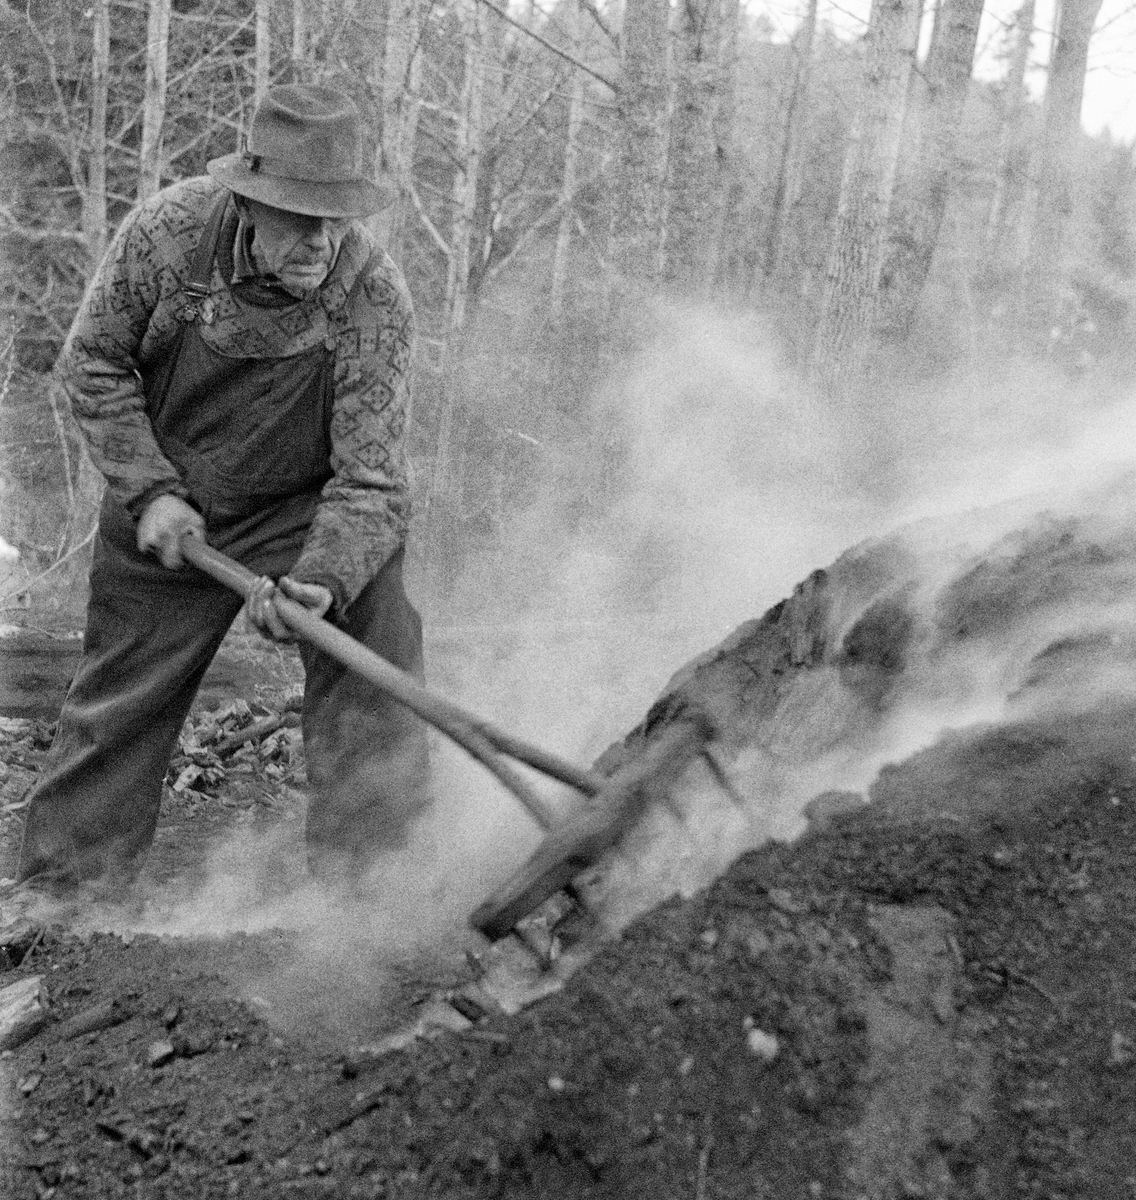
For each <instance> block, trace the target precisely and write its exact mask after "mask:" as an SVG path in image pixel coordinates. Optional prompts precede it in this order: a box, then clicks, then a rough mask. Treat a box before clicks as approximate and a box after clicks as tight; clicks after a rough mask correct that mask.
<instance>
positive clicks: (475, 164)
mask: <svg viewBox="0 0 1136 1200" xmlns="http://www.w3.org/2000/svg"><path fill="white" fill-rule="evenodd" d="M484 98H485V18H484V14H483V11H482V9H481V7H480V5H474V7H473V11H472V12H471V13H470V15H469V18H468V21H467V23H466V30H465V64H464V68H463V76H462V90H461V98H460V100H459V102H458V114H457V128H456V131H455V133H456V137H455V142H456V145H455V161H456V169H455V171H454V180H453V190H452V196H453V220H452V223H451V226H450V257H449V269H448V271H447V273H446V313H447V318H448V319H447V324H448V326H449V329H450V332H451V335H453V334H455V333H456V332H457V331H458V330H460V329H461V328H462V326H463V325H464V324H465V318H466V298H467V289H468V287H469V273H470V263H471V261H472V258H471V256H472V238H473V230H474V216H475V210H476V207H477V182H478V176H479V174H480V170H481V153H482V143H481V133H482V106H483V103H484Z"/></svg>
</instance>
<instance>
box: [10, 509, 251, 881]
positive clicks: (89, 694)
mask: <svg viewBox="0 0 1136 1200" xmlns="http://www.w3.org/2000/svg"><path fill="white" fill-rule="evenodd" d="M121 524H122V521H121V520H119V521H117V522H116V521H114V520H110V521H108V520H107V519H106V510H104V521H103V527H102V530H101V532H100V536H99V538H98V541H97V543H96V549H95V558H94V563H93V566H92V570H91V598H90V602H89V605H88V612H87V629H86V634H85V638H84V644H83V655H82V658H81V660H80V663H79V667H78V670H77V672H76V674H75V678H74V679H73V681H72V683H71V687H70V689H69V690H68V694H67V697H66V699H65V701H64V704H63V710H62V712H61V713H60V717H59V726H58V729H57V732H56V736H55V741H54V743H53V745H52V748H51V752H50V754H49V755H48V758H47V761H46V763H45V766H44V770H43V774H42V776H41V779H40V782H39V783H38V784H37V786H36V787H35V789H34V790H33V792H32V794H31V797H30V800H29V804H28V811H27V820H26V823H25V828H24V838H23V844H22V847H21V852H20V865H19V876H20V878H21V879H28V878H30V877H33V876H35V877H37V878H44V879H45V880H52V881H58V882H60V883H74V882H79V881H90V880H96V879H101V880H103V881H104V882H105V883H107V884H108V885H111V886H114V885H118V884H122V885H126V884H128V883H129V882H130V880H131V879H132V878H133V876H134V875H135V874H136V872H137V869H138V867H139V866H140V865H141V862H142V859H143V857H144V855H145V852H146V851H147V849H148V848H149V846H150V844H151V842H152V841H153V837H154V830H155V828H156V825H157V821H158V811H159V808H160V805H161V795H162V780H163V778H164V776H165V773H166V769H167V766H168V764H169V759H170V755H171V754H172V753H173V750H174V747H175V745H176V743H177V736H178V732H179V731H180V729H181V727H182V724H183V722H184V720H185V717H186V714H187V713H188V711H189V708H190V705H191V704H192V702H193V698H194V695H195V694H196V691H197V688H198V685H199V683H200V681H201V678H202V676H203V675H204V673H205V671H206V668H207V667H208V665H209V662H210V661H211V659H212V658H213V655H214V654H215V653H216V650H217V647H218V646H219V645H220V643H221V640H222V639H223V638H224V635H225V631H226V630H227V629H228V627H229V625H230V624H231V623H232V621H233V618H234V617H235V616H236V614H237V613H238V612H239V611H240V606H241V601H240V599H239V597H237V596H235V595H234V594H233V593H231V592H230V591H228V590H227V589H226V588H223V587H222V586H221V585H220V584H215V583H213V581H212V580H209V579H207V578H206V577H205V576H204V575H201V574H200V573H199V572H197V571H193V570H191V569H186V570H183V571H167V570H166V569H165V568H164V567H162V566H161V564H160V563H159V562H158V561H157V560H156V559H154V558H151V557H149V556H143V555H140V554H138V553H137V551H135V550H134V548H133V545H132V544H131V542H130V540H129V539H132V537H133V531H132V529H131V528H130V527H129V525H128V524H127V525H126V526H125V527H124V528H121V529H120V528H118V527H117V526H118V525H121ZM108 526H109V527H110V528H108ZM108 534H109V535H110V536H107V535H108ZM124 539H125V540H124Z"/></svg>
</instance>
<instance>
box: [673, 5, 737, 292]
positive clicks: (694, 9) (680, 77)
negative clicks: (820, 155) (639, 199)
mask: <svg viewBox="0 0 1136 1200" xmlns="http://www.w3.org/2000/svg"><path fill="white" fill-rule="evenodd" d="M676 12H677V24H678V28H677V37H676V39H675V45H676V51H675V101H674V112H673V114H672V116H671V130H670V147H669V150H668V166H669V179H668V181H667V182H668V188H667V191H668V195H667V214H666V241H665V249H666V257H665V267H666V280H667V283H668V284H669V285H670V287H671V288H672V289H673V290H674V291H676V292H678V293H679V294H682V295H687V296H691V297H703V296H705V295H706V293H707V292H708V291H709V285H710V282H711V280H712V279H713V274H712V271H713V266H714V254H713V247H714V241H715V234H716V232H717V217H718V213H719V212H720V210H721V200H722V177H723V163H722V162H721V160H720V158H719V156H718V144H717V138H716V136H715V135H716V132H717V130H716V128H715V121H716V118H717V116H718V106H719V104H720V102H721V93H722V88H723V82H724V81H723V64H722V44H721V43H722V20H721V2H720V0H681V3H680V4H679V6H678V8H677V10H676Z"/></svg>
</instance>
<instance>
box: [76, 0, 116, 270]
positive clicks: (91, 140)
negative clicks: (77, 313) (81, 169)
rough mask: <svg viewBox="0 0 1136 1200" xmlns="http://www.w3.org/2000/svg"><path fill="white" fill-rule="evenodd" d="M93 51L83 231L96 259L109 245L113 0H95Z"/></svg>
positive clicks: (98, 258)
mask: <svg viewBox="0 0 1136 1200" xmlns="http://www.w3.org/2000/svg"><path fill="white" fill-rule="evenodd" d="M93 9H94V14H93V15H94V21H93V27H92V39H93V45H92V54H91V124H90V128H89V129H88V131H87V186H86V188H85V189H84V191H83V212H82V221H83V234H84V236H85V237H86V240H87V245H88V247H89V248H90V253H91V261H92V263H98V262H101V261H102V257H103V254H105V253H106V245H107V145H106V132H107V94H108V89H109V84H110V0H94V5H93Z"/></svg>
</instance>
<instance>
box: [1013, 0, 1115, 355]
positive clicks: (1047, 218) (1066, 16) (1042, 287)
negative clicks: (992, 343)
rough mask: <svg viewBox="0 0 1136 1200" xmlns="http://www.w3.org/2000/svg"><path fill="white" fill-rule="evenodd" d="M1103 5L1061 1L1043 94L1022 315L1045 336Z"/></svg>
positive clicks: (1056, 297) (1062, 266)
mask: <svg viewBox="0 0 1136 1200" xmlns="http://www.w3.org/2000/svg"><path fill="white" fill-rule="evenodd" d="M1101 3H1102V0H1064V2H1063V3H1062V5H1061V15H1060V18H1059V20H1058V25H1057V44H1056V46H1055V47H1054V50H1053V59H1052V61H1051V62H1050V64H1049V75H1048V79H1047V82H1046V89H1045V121H1044V126H1043V128H1042V136H1041V144H1040V146H1039V147H1038V156H1037V202H1036V206H1035V209H1034V213H1033V219H1032V221H1031V222H1030V235H1029V254H1028V259H1027V264H1026V278H1025V286H1024V287H1023V288H1022V291H1021V305H1020V309H1021V315H1022V317H1023V319H1024V323H1025V326H1026V328H1027V329H1028V330H1031V331H1032V332H1033V333H1034V334H1037V335H1042V336H1044V335H1045V333H1046V332H1047V330H1048V329H1049V327H1050V326H1051V324H1052V323H1053V322H1054V321H1055V320H1056V319H1057V318H1058V314H1059V310H1060V291H1061V288H1062V286H1063V284H1064V283H1065V279H1066V263H1065V243H1066V231H1067V228H1068V224H1069V218H1070V216H1071V214H1072V210H1073V160H1074V155H1075V153H1076V150H1077V145H1078V142H1079V140H1080V135H1081V104H1082V101H1083V99H1084V92H1085V73H1086V68H1087V63H1088V57H1089V42H1090V39H1091V37H1092V32H1093V25H1094V24H1095V23H1096V19H1097V16H1098V15H1099V13H1100V10H1101Z"/></svg>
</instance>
